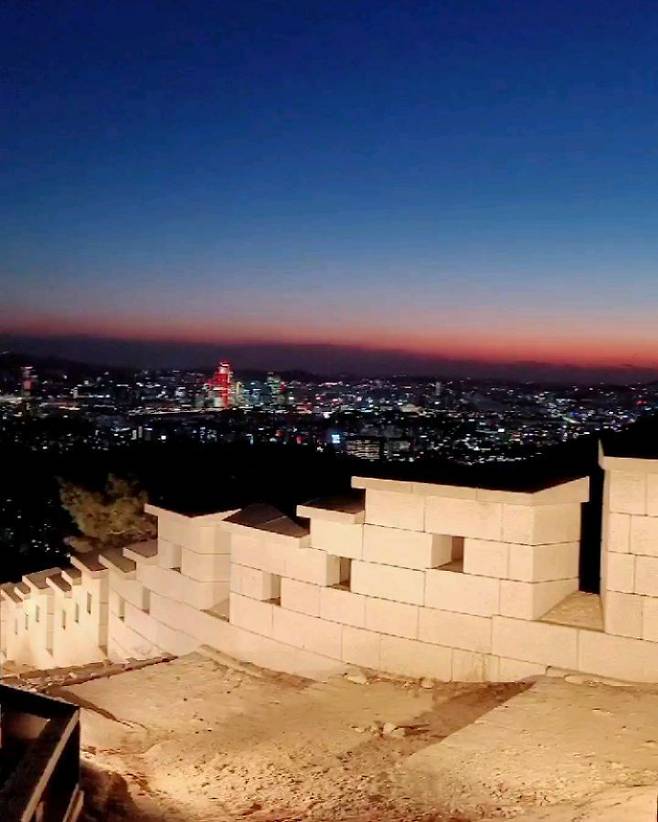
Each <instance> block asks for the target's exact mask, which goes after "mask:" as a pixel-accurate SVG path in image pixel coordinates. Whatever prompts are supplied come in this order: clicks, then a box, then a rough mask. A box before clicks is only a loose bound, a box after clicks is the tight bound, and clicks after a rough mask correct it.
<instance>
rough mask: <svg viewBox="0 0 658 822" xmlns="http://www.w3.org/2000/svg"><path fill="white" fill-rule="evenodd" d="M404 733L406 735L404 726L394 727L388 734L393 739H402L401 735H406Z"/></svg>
mask: <svg viewBox="0 0 658 822" xmlns="http://www.w3.org/2000/svg"><path fill="white" fill-rule="evenodd" d="M406 735H407V729H406V728H395V729H394V730H392V731H391V733H390V734H389V736H392V737H394V738H395V739H402V737H403V736H406Z"/></svg>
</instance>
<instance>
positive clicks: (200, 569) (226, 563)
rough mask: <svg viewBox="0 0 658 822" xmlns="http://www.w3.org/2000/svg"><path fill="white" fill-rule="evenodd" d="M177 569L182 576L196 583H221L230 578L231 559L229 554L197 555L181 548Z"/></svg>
mask: <svg viewBox="0 0 658 822" xmlns="http://www.w3.org/2000/svg"><path fill="white" fill-rule="evenodd" d="M179 567H180V570H181V573H182V574H183V576H186V577H190V578H191V579H195V580H197V581H198V582H222V581H227V580H228V579H229V578H230V575H231V557H230V555H229V554H197V553H196V552H195V551H190V549H189V548H183V550H182V553H181V564H180V566H179Z"/></svg>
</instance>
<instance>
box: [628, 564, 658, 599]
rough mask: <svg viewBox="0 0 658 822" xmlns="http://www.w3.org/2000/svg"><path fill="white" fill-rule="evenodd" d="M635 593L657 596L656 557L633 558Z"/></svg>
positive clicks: (657, 566) (657, 572) (657, 574)
mask: <svg viewBox="0 0 658 822" xmlns="http://www.w3.org/2000/svg"><path fill="white" fill-rule="evenodd" d="M619 556H621V554H620V555H619ZM635 593H636V594H644V595H645V596H648V597H658V557H636V558H635Z"/></svg>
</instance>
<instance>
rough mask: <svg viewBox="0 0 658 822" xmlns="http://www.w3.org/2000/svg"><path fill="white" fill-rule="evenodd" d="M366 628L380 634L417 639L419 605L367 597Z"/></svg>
mask: <svg viewBox="0 0 658 822" xmlns="http://www.w3.org/2000/svg"><path fill="white" fill-rule="evenodd" d="M366 628H367V629H368V630H369V631H376V632H377V633H380V634H391V635H393V636H402V637H407V638H409V639H416V638H417V637H418V606H417V605H405V604H404V603H402V602H390V601H389V600H387V599H373V598H372V597H367V598H366Z"/></svg>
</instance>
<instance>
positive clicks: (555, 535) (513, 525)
mask: <svg viewBox="0 0 658 822" xmlns="http://www.w3.org/2000/svg"><path fill="white" fill-rule="evenodd" d="M580 519H581V506H580V503H561V504H556V505H538V506H527V505H504V506H503V540H505V541H506V542H516V543H522V544H523V545H548V544H550V543H555V542H577V541H578V540H579V539H580Z"/></svg>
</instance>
